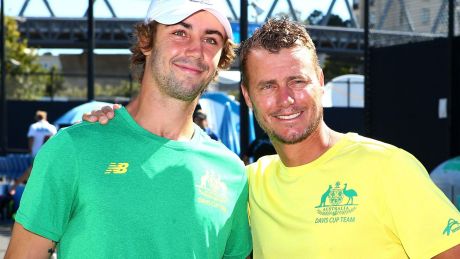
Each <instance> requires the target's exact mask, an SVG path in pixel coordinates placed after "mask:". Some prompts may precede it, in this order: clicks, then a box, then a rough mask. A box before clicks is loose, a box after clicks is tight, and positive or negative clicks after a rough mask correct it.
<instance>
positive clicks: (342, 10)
mask: <svg viewBox="0 0 460 259" xmlns="http://www.w3.org/2000/svg"><path fill="white" fill-rule="evenodd" d="M345 1H349V2H350V3H351V2H352V1H351V0H337V1H336V4H335V6H334V10H333V12H334V13H336V14H339V15H341V16H343V17H344V18H345V19H348V18H349V16H348V14H347V10H346V6H345ZM25 2H26V0H5V13H6V14H7V15H12V16H16V15H18V14H19V12H20V10H21V8H22V6H23V5H24V3H25ZM109 2H110V4H111V5H112V7H113V9H114V11H115V13H116V14H117V16H118V17H120V18H137V17H138V18H142V17H143V16H144V15H145V13H146V11H147V8H148V5H149V3H150V0H109ZM231 2H232V3H233V7H234V9H235V11H236V12H237V14H239V11H240V10H239V9H240V8H239V4H240V1H239V0H231ZM249 2H252V1H250V0H249ZM255 2H257V3H258V5H259V6H261V7H262V8H264V9H265V10H266V11H265V12H264V13H263V14H261V16H260V17H263V18H265V16H266V15H267V13H268V11H269V9H270V7H271V4H272V3H273V0H258V1H255ZM291 2H292V3H293V5H294V8H295V9H298V10H299V11H301V18H302V19H305V18H306V17H307V16H308V15H309V14H310V13H311V12H312V11H313V10H315V9H318V10H321V11H323V12H324V13H326V11H327V9H328V7H329V5H330V3H331V2H332V0H321V1H320V0H291ZM48 3H49V4H50V6H51V9H52V10H53V11H54V13H55V15H56V16H59V17H82V16H83V14H84V12H85V11H86V8H87V6H88V1H87V0H73V1H69V0H48ZM94 10H95V11H94V12H95V16H96V17H110V12H109V10H108V8H107V7H106V5H105V2H104V1H103V0H96V1H95V4H94ZM287 10H288V5H287V1H286V0H279V1H278V4H277V6H276V9H275V12H274V13H277V12H279V11H287ZM254 14H255V12H254V11H253V8H251V7H250V8H249V16H253V15H254ZM228 15H229V16H231V12H230V9H229V10H228ZM25 16H45V17H46V16H49V12H48V11H47V9H46V6H45V4H44V1H43V0H30V1H29V4H28V7H27V9H26V12H25ZM263 18H262V19H263ZM249 19H250V20H251V19H254V18H251V17H250V18H249Z"/></svg>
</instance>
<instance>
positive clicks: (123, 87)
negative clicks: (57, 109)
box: [6, 71, 140, 101]
mask: <svg viewBox="0 0 460 259" xmlns="http://www.w3.org/2000/svg"><path fill="white" fill-rule="evenodd" d="M139 87H140V85H139V83H138V82H136V81H134V80H133V79H132V77H131V76H130V75H119V74H114V75H95V78H94V96H95V99H97V100H105V101H114V100H119V101H126V100H129V99H130V98H131V97H132V96H134V95H136V94H137V92H138V91H139ZM6 92H7V94H6V96H7V100H56V101H66V100H85V99H86V98H87V77H86V74H68V73H56V72H54V71H51V72H49V73H29V74H20V75H8V76H7V80H6Z"/></svg>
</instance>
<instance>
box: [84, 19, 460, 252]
mask: <svg viewBox="0 0 460 259" xmlns="http://www.w3.org/2000/svg"><path fill="white" fill-rule="evenodd" d="M239 54H240V61H241V69H242V73H243V82H242V91H243V94H244V98H245V100H246V103H247V104H248V106H250V107H251V108H252V109H253V111H254V113H255V115H256V118H257V120H258V122H259V124H260V125H261V126H262V128H263V129H264V130H265V132H267V134H268V136H269V137H270V140H271V142H272V143H273V145H274V147H275V149H276V151H277V153H278V154H277V155H272V156H265V157H262V158H261V159H259V160H258V161H257V162H256V163H254V164H252V165H250V166H248V168H247V170H248V177H249V185H250V187H249V192H250V193H249V206H250V222H251V228H252V234H253V247H254V251H253V252H254V253H253V258H255V259H259V258H265V259H268V258H276V259H278V258H290V259H291V258H318V259H320V258H321V259H324V258H334V259H335V258H353V259H356V258H365V259H368V258H373V259H374V258H398V259H399V258H420V259H425V258H436V259H443V258H444V259H445V258H460V245H459V244H460V223H459V222H460V213H459V212H458V211H457V210H456V208H455V207H454V206H453V205H452V204H451V202H450V201H449V200H448V199H447V198H446V197H445V196H444V194H443V193H442V192H441V191H440V190H439V189H438V188H437V187H436V186H435V185H434V184H433V183H432V181H431V180H430V178H429V176H428V173H427V172H426V170H425V168H424V167H423V166H422V165H421V164H420V162H418V161H417V159H415V158H414V157H413V156H412V155H410V154H409V153H407V152H406V151H404V150H402V149H399V148H397V147H394V146H392V145H389V144H386V143H382V142H379V141H376V140H372V139H369V138H365V137H362V136H359V135H357V134H354V133H347V134H342V133H339V132H336V131H333V130H332V129H330V128H329V127H328V126H327V125H326V124H325V123H324V121H323V107H322V106H321V96H322V95H323V86H324V79H323V73H322V70H321V68H320V67H319V65H318V58H317V55H316V50H315V46H314V44H313V42H312V40H311V38H310V36H309V35H308V33H307V32H306V30H305V28H304V27H303V26H302V25H299V24H296V23H294V22H290V21H288V20H285V19H281V20H276V19H275V20H269V21H268V22H267V23H266V24H265V25H263V26H262V27H261V28H260V29H259V30H257V31H256V32H255V33H254V35H253V36H252V37H250V38H249V39H248V40H247V41H246V42H244V43H242V45H241V46H240V51H239ZM105 112H106V113H107V111H105ZM94 115H98V116H104V115H103V114H101V113H96V114H94ZM112 116H113V114H110V115H107V117H109V118H110V117H112ZM87 119H90V118H87ZM91 119H92V120H93V121H95V120H96V119H97V118H95V117H94V118H91Z"/></svg>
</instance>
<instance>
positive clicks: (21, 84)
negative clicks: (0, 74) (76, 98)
mask: <svg viewBox="0 0 460 259" xmlns="http://www.w3.org/2000/svg"><path fill="white" fill-rule="evenodd" d="M5 52H6V53H5V54H6V55H5V59H6V62H5V63H6V64H5V67H6V73H7V77H6V94H7V98H9V99H37V98H39V97H41V96H44V95H45V94H46V85H47V81H48V80H49V79H47V78H48V77H49V76H48V75H47V74H45V73H47V70H46V69H45V68H44V67H43V66H42V65H41V64H40V63H38V55H37V54H36V52H35V50H34V49H30V48H28V47H27V39H24V38H21V35H20V32H19V30H18V25H17V22H16V20H14V19H13V18H11V17H5Z"/></svg>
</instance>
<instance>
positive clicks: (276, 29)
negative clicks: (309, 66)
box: [237, 18, 319, 87]
mask: <svg viewBox="0 0 460 259" xmlns="http://www.w3.org/2000/svg"><path fill="white" fill-rule="evenodd" d="M295 46H303V47H306V48H307V49H308V50H310V51H311V52H312V57H313V64H316V65H317V66H316V68H315V69H316V71H318V69H319V62H318V56H317V54H316V48H315V44H314V43H313V41H312V39H311V37H310V35H309V34H308V32H307V30H306V28H305V26H303V25H301V24H299V23H296V22H293V21H289V20H288V19H287V18H273V19H270V20H268V21H267V22H266V23H265V24H264V25H262V27H260V28H258V29H257V30H256V31H255V32H254V34H253V35H252V36H251V37H250V38H248V39H247V40H246V41H244V42H243V43H241V45H240V47H239V48H238V51H237V53H238V55H239V57H240V68H241V71H242V81H243V85H244V86H245V87H248V83H249V78H248V73H247V72H248V67H247V59H248V55H249V53H250V52H251V50H253V49H258V48H261V49H265V50H267V51H269V52H271V53H278V52H279V51H280V50H281V49H289V48H292V47H295Z"/></svg>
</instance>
